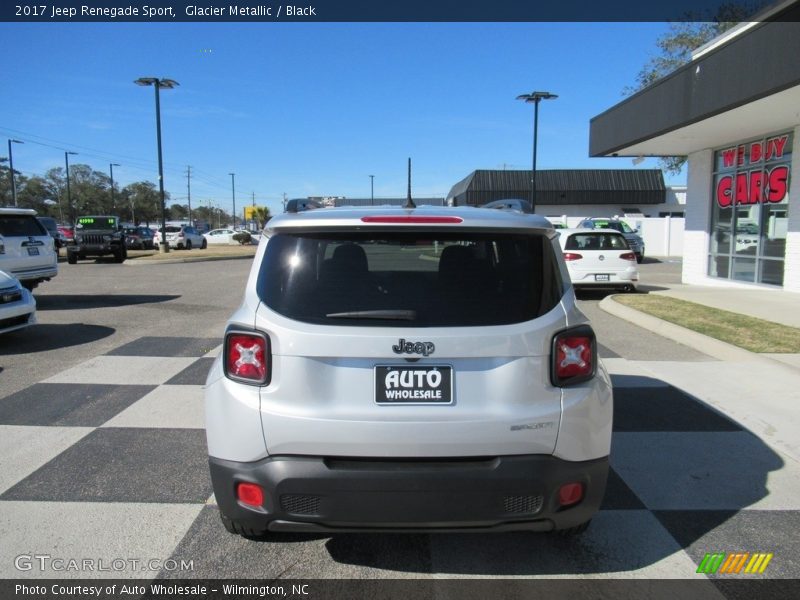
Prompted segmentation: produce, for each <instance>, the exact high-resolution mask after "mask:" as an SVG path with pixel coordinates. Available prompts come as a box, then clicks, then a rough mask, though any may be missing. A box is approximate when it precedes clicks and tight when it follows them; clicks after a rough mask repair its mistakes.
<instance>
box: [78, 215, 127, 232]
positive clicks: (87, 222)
mask: <svg viewBox="0 0 800 600" xmlns="http://www.w3.org/2000/svg"><path fill="white" fill-rule="evenodd" d="M76 227H77V228H78V229H109V230H116V228H117V220H116V219H114V218H111V217H81V218H79V219H78V222H77V223H76Z"/></svg>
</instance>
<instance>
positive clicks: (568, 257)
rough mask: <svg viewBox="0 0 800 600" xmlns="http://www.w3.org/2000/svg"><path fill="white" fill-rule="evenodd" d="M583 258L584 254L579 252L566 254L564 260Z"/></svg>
mask: <svg viewBox="0 0 800 600" xmlns="http://www.w3.org/2000/svg"><path fill="white" fill-rule="evenodd" d="M582 258H583V254H578V253H577V252H564V260H580V259H582Z"/></svg>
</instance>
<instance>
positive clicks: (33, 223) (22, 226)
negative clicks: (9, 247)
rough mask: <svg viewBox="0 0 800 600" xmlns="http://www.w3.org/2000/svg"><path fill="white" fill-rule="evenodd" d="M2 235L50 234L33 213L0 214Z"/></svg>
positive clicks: (0, 231) (0, 232) (0, 233)
mask: <svg viewBox="0 0 800 600" xmlns="http://www.w3.org/2000/svg"><path fill="white" fill-rule="evenodd" d="M0 235H3V236H6V237H19V236H26V237H27V236H31V235H33V236H40V235H50V234H49V233H47V230H46V229H45V228H44V226H43V225H42V224H41V223H39V221H37V220H36V217H33V216H31V215H0Z"/></svg>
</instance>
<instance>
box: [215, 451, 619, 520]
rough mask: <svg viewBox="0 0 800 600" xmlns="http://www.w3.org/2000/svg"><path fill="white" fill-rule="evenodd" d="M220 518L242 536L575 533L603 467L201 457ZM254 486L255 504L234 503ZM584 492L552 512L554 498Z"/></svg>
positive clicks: (595, 502)
mask: <svg viewBox="0 0 800 600" xmlns="http://www.w3.org/2000/svg"><path fill="white" fill-rule="evenodd" d="M209 464H210V468H211V479H212V483H213V486H214V495H215V497H216V500H217V504H218V505H219V507H220V511H221V512H222V514H223V515H224V516H225V517H226V518H228V519H231V520H233V521H236V522H237V523H239V524H240V525H241V526H242V527H245V528H247V529H248V530H252V531H267V530H269V531H294V532H313V533H343V532H350V531H376V532H377V531H405V532H414V531H426V532H431V531H447V532H453V531H473V532H474V531H493V532H496V531H511V530H528V531H549V530H553V529H566V528H570V527H575V526H577V525H580V524H582V523H584V522H586V521H588V520H589V519H591V518H592V516H593V515H594V514H595V513H596V512H597V510H598V509H599V507H600V503H601V502H602V499H603V495H604V493H605V486H606V477H607V475H608V458H607V457H606V458H601V459H597V460H592V461H585V462H570V461H565V460H561V459H558V458H554V457H552V456H542V455H524V456H501V457H491V458H479V459H474V460H473V459H436V460H423V459H402V460H396V461H395V460H387V459H374V460H370V459H361V458H353V459H326V458H323V457H300V456H276V457H270V458H267V459H264V460H261V461H258V462H254V463H238V462H232V461H225V460H221V459H217V458H213V457H212V458H210V459H209ZM241 482H248V483H256V484H258V485H259V486H261V487H262V489H263V490H264V502H263V505H262V506H260V507H251V506H247V505H244V504H242V503H240V502H239V501H238V500H237V499H236V486H237V484H238V483H241ZM574 482H580V483H583V485H584V490H585V491H584V496H583V499H582V500H581V501H580V502H578V503H577V504H575V505H572V506H569V507H562V506H561V505H560V503H559V498H558V496H559V489H560V488H561V486H562V485H564V484H566V483H574Z"/></svg>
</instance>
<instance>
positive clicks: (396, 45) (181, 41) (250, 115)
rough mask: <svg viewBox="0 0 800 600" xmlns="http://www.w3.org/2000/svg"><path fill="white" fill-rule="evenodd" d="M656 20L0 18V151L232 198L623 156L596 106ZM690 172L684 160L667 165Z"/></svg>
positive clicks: (214, 198) (35, 169)
mask: <svg viewBox="0 0 800 600" xmlns="http://www.w3.org/2000/svg"><path fill="white" fill-rule="evenodd" d="M667 30H668V25H667V24H665V23H253V24H248V23H175V24H173V23H96V24H95V23H43V24H39V23H0V39H2V40H3V42H4V44H3V45H4V47H5V48H6V49H14V50H13V52H9V53H8V54H7V55H6V60H5V61H4V66H3V71H4V77H3V80H4V84H3V86H2V88H0V141H2V142H3V144H2V145H0V155H2V156H5V155H6V154H7V146H6V143H5V142H6V140H5V139H4V138H9V137H11V138H15V139H19V140H22V141H24V142H25V143H24V145H14V148H13V153H14V167H15V169H16V170H18V171H21V172H22V173H24V174H25V175H28V176H30V175H35V174H39V175H41V174H43V173H44V172H45V171H47V170H48V169H50V168H52V167H59V166H60V167H63V166H64V151H65V150H70V151H74V152H78V155H77V156H70V164H88V165H89V166H91V167H92V168H94V169H96V170H98V171H103V172H106V173H107V172H108V169H109V163H112V162H113V163H119V164H120V166H118V167H114V180H115V182H117V183H118V184H119V185H121V186H124V185H126V184H128V183H131V182H134V181H141V180H150V181H153V182H157V181H158V167H157V164H158V163H157V147H156V127H155V122H156V121H155V97H154V91H153V88H152V87H139V86H136V85H134V83H133V81H134V80H135V79H138V78H140V77H166V78H171V79H174V80H176V81H177V82H178V83H179V84H180V85H179V86H178V87H176V88H175V89H172V90H162V92H161V121H162V141H163V157H164V183H165V187H166V189H167V191H168V192H169V193H170V194H171V197H172V199H171V202H177V203H182V204H185V203H186V197H187V177H186V171H187V166H188V165H191V167H192V178H191V196H192V205H193V206H197V204H198V203H202V204H203V205H206V204H208V203H209V202H210V203H212V204H214V205H216V206H219V207H222V208H224V209H225V210H228V211H230V210H231V208H232V190H231V177H230V175H229V174H230V173H235V193H236V204H237V209H238V210H237V212H238V213H239V214H240V215H241V206H242V205H243V204H245V203H246V204H251V203H252V201H253V195H254V197H255V203H256V204H257V205H266V206H269V207H270V209H271V211H272V212H273V213H275V212H280V211H281V210H282V208H281V206H282V202H281V200H282V198H283V194H284V193H285V194H286V195H287V197H288V198H296V197H307V196H347V197H351V198H368V197H369V196H370V177H369V176H370V175H374V195H375V197H376V198H380V197H398V196H401V197H404V196H405V193H406V179H407V176H406V165H407V159H408V158H409V157H410V158H411V159H412V161H413V180H412V190H413V195H414V196H416V197H424V196H436V197H444V196H445V195H446V194H447V192H448V191H449V190H450V188H451V187H452V186H453V185H454V184H455V183H456V182H458V181H459V180H461V179H463V178H464V177H466V176H467V175H468V174H469V173H470V172H472V171H473V170H475V169H503V168H507V169H530V168H531V158H532V146H533V107H532V106H531V105H526V104H524V103H523V102H521V101H517V100H515V98H516V96H518V95H519V94H523V93H528V92H532V91H549V92H552V93H554V94H557V95H558V98H557V99H555V100H549V101H544V102H542V103H541V104H540V107H539V131H538V155H537V168H538V169H571V168H599V169H606V168H618V169H619V168H621V169H628V168H656V167H657V163H656V160H655V159H646V160H645V161H644V162H643V163H641V164H639V165H637V166H636V167H634V165H633V164H632V161H631V159H630V158H589V152H588V147H589V121H590V119H591V118H592V117H594V116H596V115H598V114H600V113H602V112H603V111H605V110H607V109H608V108H610V107H611V106H613V105H614V104H616V103H618V102H620V101H621V100H622V99H623V98H624V95H623V89H624V88H625V87H626V86H629V85H632V84H633V83H634V81H635V78H636V74H637V72H638V71H639V69H640V68H641V67H642V65H644V63H645V62H646V61H647V60H648V59H649V58H651V57H652V56H654V55H656V53H657V49H656V46H655V41H656V39H657V38H658V37H659V36H660V35H661V34H663V33H665V32H666V31H667ZM665 180H666V181H667V183H668V184H676V185H678V184H684V183H685V173H683V174H681V175H677V176H670V175H667V174H665Z"/></svg>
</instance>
